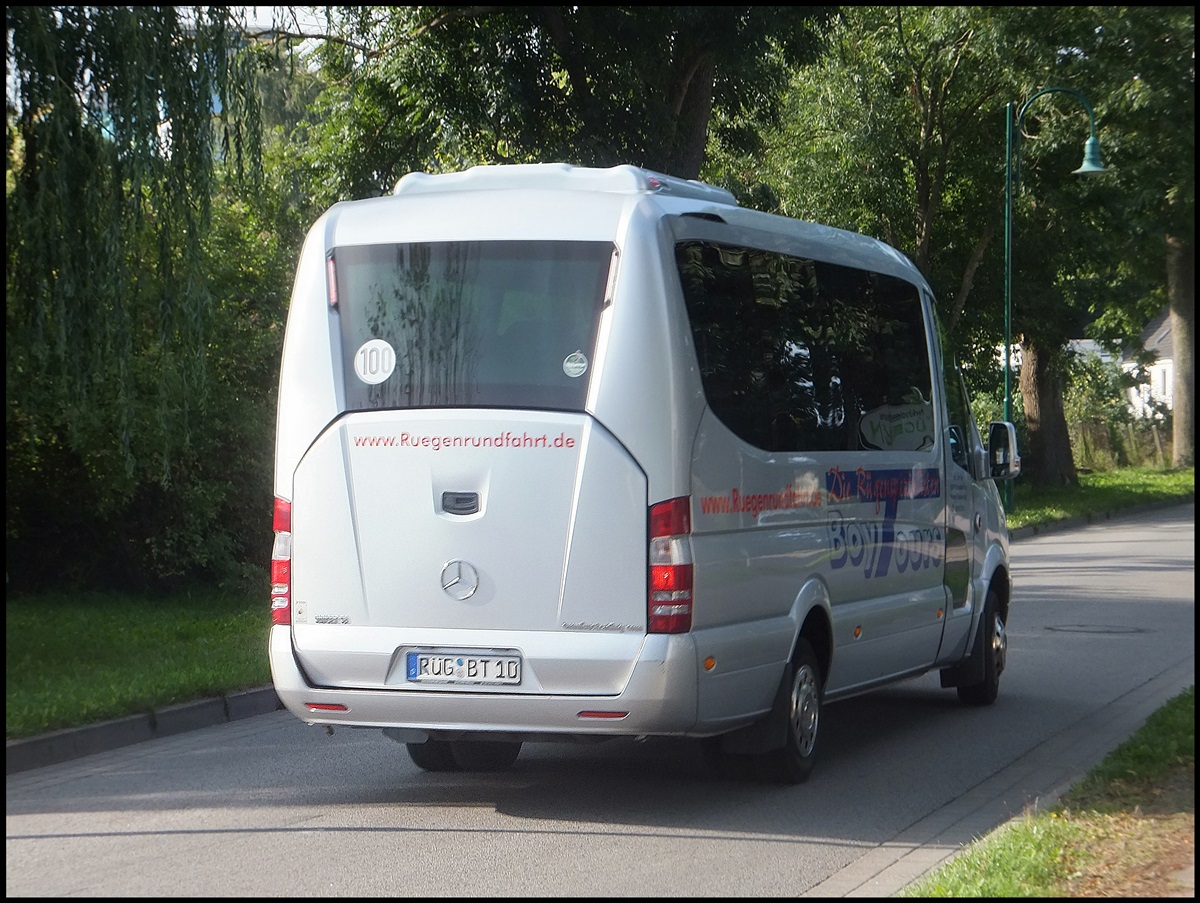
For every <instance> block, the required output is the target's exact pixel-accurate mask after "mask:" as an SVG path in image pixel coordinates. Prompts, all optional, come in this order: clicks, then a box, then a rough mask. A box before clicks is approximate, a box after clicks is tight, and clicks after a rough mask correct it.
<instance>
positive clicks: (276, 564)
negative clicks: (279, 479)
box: [271, 499, 292, 626]
mask: <svg viewBox="0 0 1200 903" xmlns="http://www.w3.org/2000/svg"><path fill="white" fill-rule="evenodd" d="M272 525H273V527H274V529H275V545H274V546H273V547H272V549H271V623H272V624H282V625H284V626H286V625H288V624H291V623H292V503H291V502H289V501H287V500H286V499H275V515H274V517H273V518H272Z"/></svg>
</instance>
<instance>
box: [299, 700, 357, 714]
mask: <svg viewBox="0 0 1200 903" xmlns="http://www.w3.org/2000/svg"><path fill="white" fill-rule="evenodd" d="M304 707H305V708H306V709H308V710H309V711H310V712H348V711H350V709H349V708H347V707H346V706H344V705H342V704H341V703H340V702H306V703H304Z"/></svg>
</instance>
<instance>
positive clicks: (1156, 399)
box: [1122, 307, 1175, 417]
mask: <svg viewBox="0 0 1200 903" xmlns="http://www.w3.org/2000/svg"><path fill="white" fill-rule="evenodd" d="M1138 342H1139V345H1140V346H1141V348H1144V349H1145V350H1146V351H1148V352H1150V354H1151V355H1152V356H1153V358H1154V363H1152V364H1151V365H1150V366H1149V367H1148V368H1147V369H1148V372H1149V374H1150V381H1149V382H1148V383H1142V384H1140V385H1138V386H1135V387H1134V388H1132V389H1130V390H1129V404H1130V407H1132V408H1133V412H1134V414H1135V415H1136V416H1138V417H1153V416H1154V411H1155V405H1165V406H1166V407H1167V409H1168V410H1169V409H1170V408H1171V401H1172V384H1173V381H1174V379H1175V368H1174V366H1173V364H1174V361H1173V357H1174V354H1175V346H1174V341H1173V339H1172V336H1171V316H1170V311H1169V310H1168V309H1167V308H1165V307H1164V308H1163V309H1162V311H1161V312H1160V313H1159V315H1158V316H1157V317H1155V318H1154V319H1153V320H1151V321H1150V324H1149V325H1148V326H1147V327H1146V328H1145V329H1144V330H1142V334H1141V336H1139V338H1138ZM1122 366H1123V367H1124V368H1125V369H1126V370H1132V369H1133V368H1134V366H1135V360H1134V357H1133V355H1132V354H1127V355H1125V356H1124V359H1123V360H1122Z"/></svg>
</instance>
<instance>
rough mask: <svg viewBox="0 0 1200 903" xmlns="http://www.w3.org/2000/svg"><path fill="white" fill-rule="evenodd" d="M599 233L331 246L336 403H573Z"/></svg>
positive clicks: (600, 285) (594, 290)
mask: <svg viewBox="0 0 1200 903" xmlns="http://www.w3.org/2000/svg"><path fill="white" fill-rule="evenodd" d="M612 252H613V246H612V244H611V243H609V242H578V241H487V242H425V243H413V244H386V245H361V246H355V247H339V248H337V249H336V250H335V251H334V254H333V260H334V271H335V273H336V278H337V304H338V306H337V309H338V316H339V317H340V319H341V336H342V358H343V361H344V366H345V385H346V408H347V410H365V409H372V408H407V407H470V406H485V407H514V408H546V409H555V410H582V409H583V405H584V400H585V398H586V397H587V384H588V377H589V375H590V373H591V362H592V360H593V358H594V354H593V347H594V345H595V341H596V327H597V321H598V320H599V314H600V309H601V307H602V306H603V303H604V290H605V286H606V284H607V281H608V271H609V266H610V263H611V260H612Z"/></svg>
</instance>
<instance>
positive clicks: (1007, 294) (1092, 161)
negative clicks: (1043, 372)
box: [1004, 88, 1108, 512]
mask: <svg viewBox="0 0 1200 903" xmlns="http://www.w3.org/2000/svg"><path fill="white" fill-rule="evenodd" d="M1055 92H1060V93H1063V94H1070V95H1071V96H1072V97H1075V98H1076V99H1078V100H1079V102H1080V103H1082V104H1083V105H1084V107H1085V108H1086V109H1087V113H1088V120H1089V123H1090V126H1091V133H1090V134H1089V136H1088V140H1087V143H1086V144H1084V146H1083V164H1082V165H1081V166H1080V167H1079V169H1076V170H1074V172H1073V174H1074V175H1077V176H1094V175H1099V174H1100V173H1102V172H1108V170H1107V169H1106V168H1105V166H1104V163H1103V161H1102V160H1101V159H1100V141H1099V139H1098V138H1097V137H1096V114H1095V113H1093V112H1092V105H1091V104H1090V103H1088V99H1087V98H1086V97H1084V96H1083V94H1081V93H1080V92H1078V91H1076V90H1075V89H1074V88H1043V89H1042V90H1040V91H1038V92H1037V93H1036V94H1034V95H1033V96H1032V97H1030V98H1029V100H1027V101H1025V103H1023V104H1022V105H1021V109H1020V110H1019V111H1018V112H1017V115H1016V119H1015V120H1014V118H1013V104H1011V103H1010V104H1008V106H1007V107H1005V124H1006V134H1005V152H1004V419H1005V420H1007V421H1009V422H1010V423H1011V422H1012V419H1013V411H1012V221H1013V194H1014V193H1015V192H1016V190H1017V181H1018V180H1019V179H1020V171H1019V170H1020V153H1021V149H1020V140H1021V123H1022V122H1024V121H1025V111H1026V110H1028V109H1029V105H1030V104H1031V103H1033V102H1034V101H1035V100H1037V99H1038V98H1039V97H1041V96H1042V95H1043V94H1053V93H1055ZM1014 158H1015V159H1016V162H1017V165H1016V166H1014V165H1013V160H1014ZM1004 507H1005V509H1006V510H1007V511H1010V512H1011V511H1012V510H1013V481H1012V480H1006V481H1005V483H1004Z"/></svg>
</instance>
